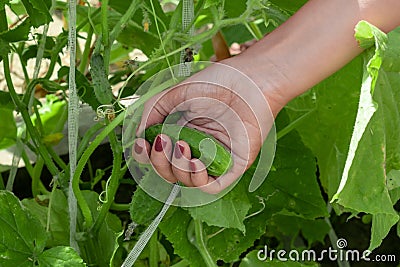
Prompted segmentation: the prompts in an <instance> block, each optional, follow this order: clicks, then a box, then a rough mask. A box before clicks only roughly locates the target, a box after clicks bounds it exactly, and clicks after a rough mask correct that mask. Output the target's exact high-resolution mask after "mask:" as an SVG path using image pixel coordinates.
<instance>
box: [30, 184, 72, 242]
mask: <svg viewBox="0 0 400 267" xmlns="http://www.w3.org/2000/svg"><path fill="white" fill-rule="evenodd" d="M38 197H39V196H38ZM41 197H42V198H41V201H42V203H41V204H40V203H38V201H37V200H36V198H35V199H23V200H22V204H23V205H24V206H25V207H26V208H27V209H29V211H30V212H31V213H32V214H33V215H35V216H36V217H37V218H39V220H40V222H41V224H42V226H43V228H45V227H47V220H50V221H49V231H48V234H49V239H48V240H47V243H46V245H47V246H48V247H55V246H67V245H69V220H66V219H65V218H67V217H68V202H67V198H66V196H65V195H64V193H63V192H62V191H61V190H59V189H56V190H54V191H52V193H51V195H50V196H41ZM49 201H51V210H50V212H49V210H48V205H45V206H43V203H49ZM48 215H50V218H49V217H48Z"/></svg>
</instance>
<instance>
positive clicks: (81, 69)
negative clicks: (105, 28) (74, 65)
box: [79, 26, 93, 75]
mask: <svg viewBox="0 0 400 267" xmlns="http://www.w3.org/2000/svg"><path fill="white" fill-rule="evenodd" d="M92 37H93V28H92V26H89V31H88V36H87V38H86V43H85V48H84V50H83V54H82V57H81V63H79V72H81V73H82V74H83V75H85V71H86V67H87V62H88V59H89V54H90V48H91V45H92Z"/></svg>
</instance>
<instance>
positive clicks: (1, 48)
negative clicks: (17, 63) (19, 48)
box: [0, 38, 10, 62]
mask: <svg viewBox="0 0 400 267" xmlns="http://www.w3.org/2000/svg"><path fill="white" fill-rule="evenodd" d="M9 52H10V45H9V44H8V42H6V41H4V40H3V39H1V38H0V62H1V61H2V60H3V57H7V56H8V53H9Z"/></svg>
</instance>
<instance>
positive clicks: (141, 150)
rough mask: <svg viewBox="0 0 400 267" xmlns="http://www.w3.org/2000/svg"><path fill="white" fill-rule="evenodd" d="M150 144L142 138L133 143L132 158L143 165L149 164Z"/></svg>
mask: <svg viewBox="0 0 400 267" xmlns="http://www.w3.org/2000/svg"><path fill="white" fill-rule="evenodd" d="M149 155H150V144H149V142H147V141H146V140H145V139H143V138H138V139H136V140H135V142H134V143H133V149H132V156H133V158H134V159H135V160H136V161H137V162H139V163H143V164H148V163H150V158H149Z"/></svg>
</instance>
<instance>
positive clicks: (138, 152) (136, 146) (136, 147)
mask: <svg viewBox="0 0 400 267" xmlns="http://www.w3.org/2000/svg"><path fill="white" fill-rule="evenodd" d="M133 148H134V149H135V152H136V154H140V153H142V151H143V147H141V146H139V145H138V143H135V145H134V147H133Z"/></svg>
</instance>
